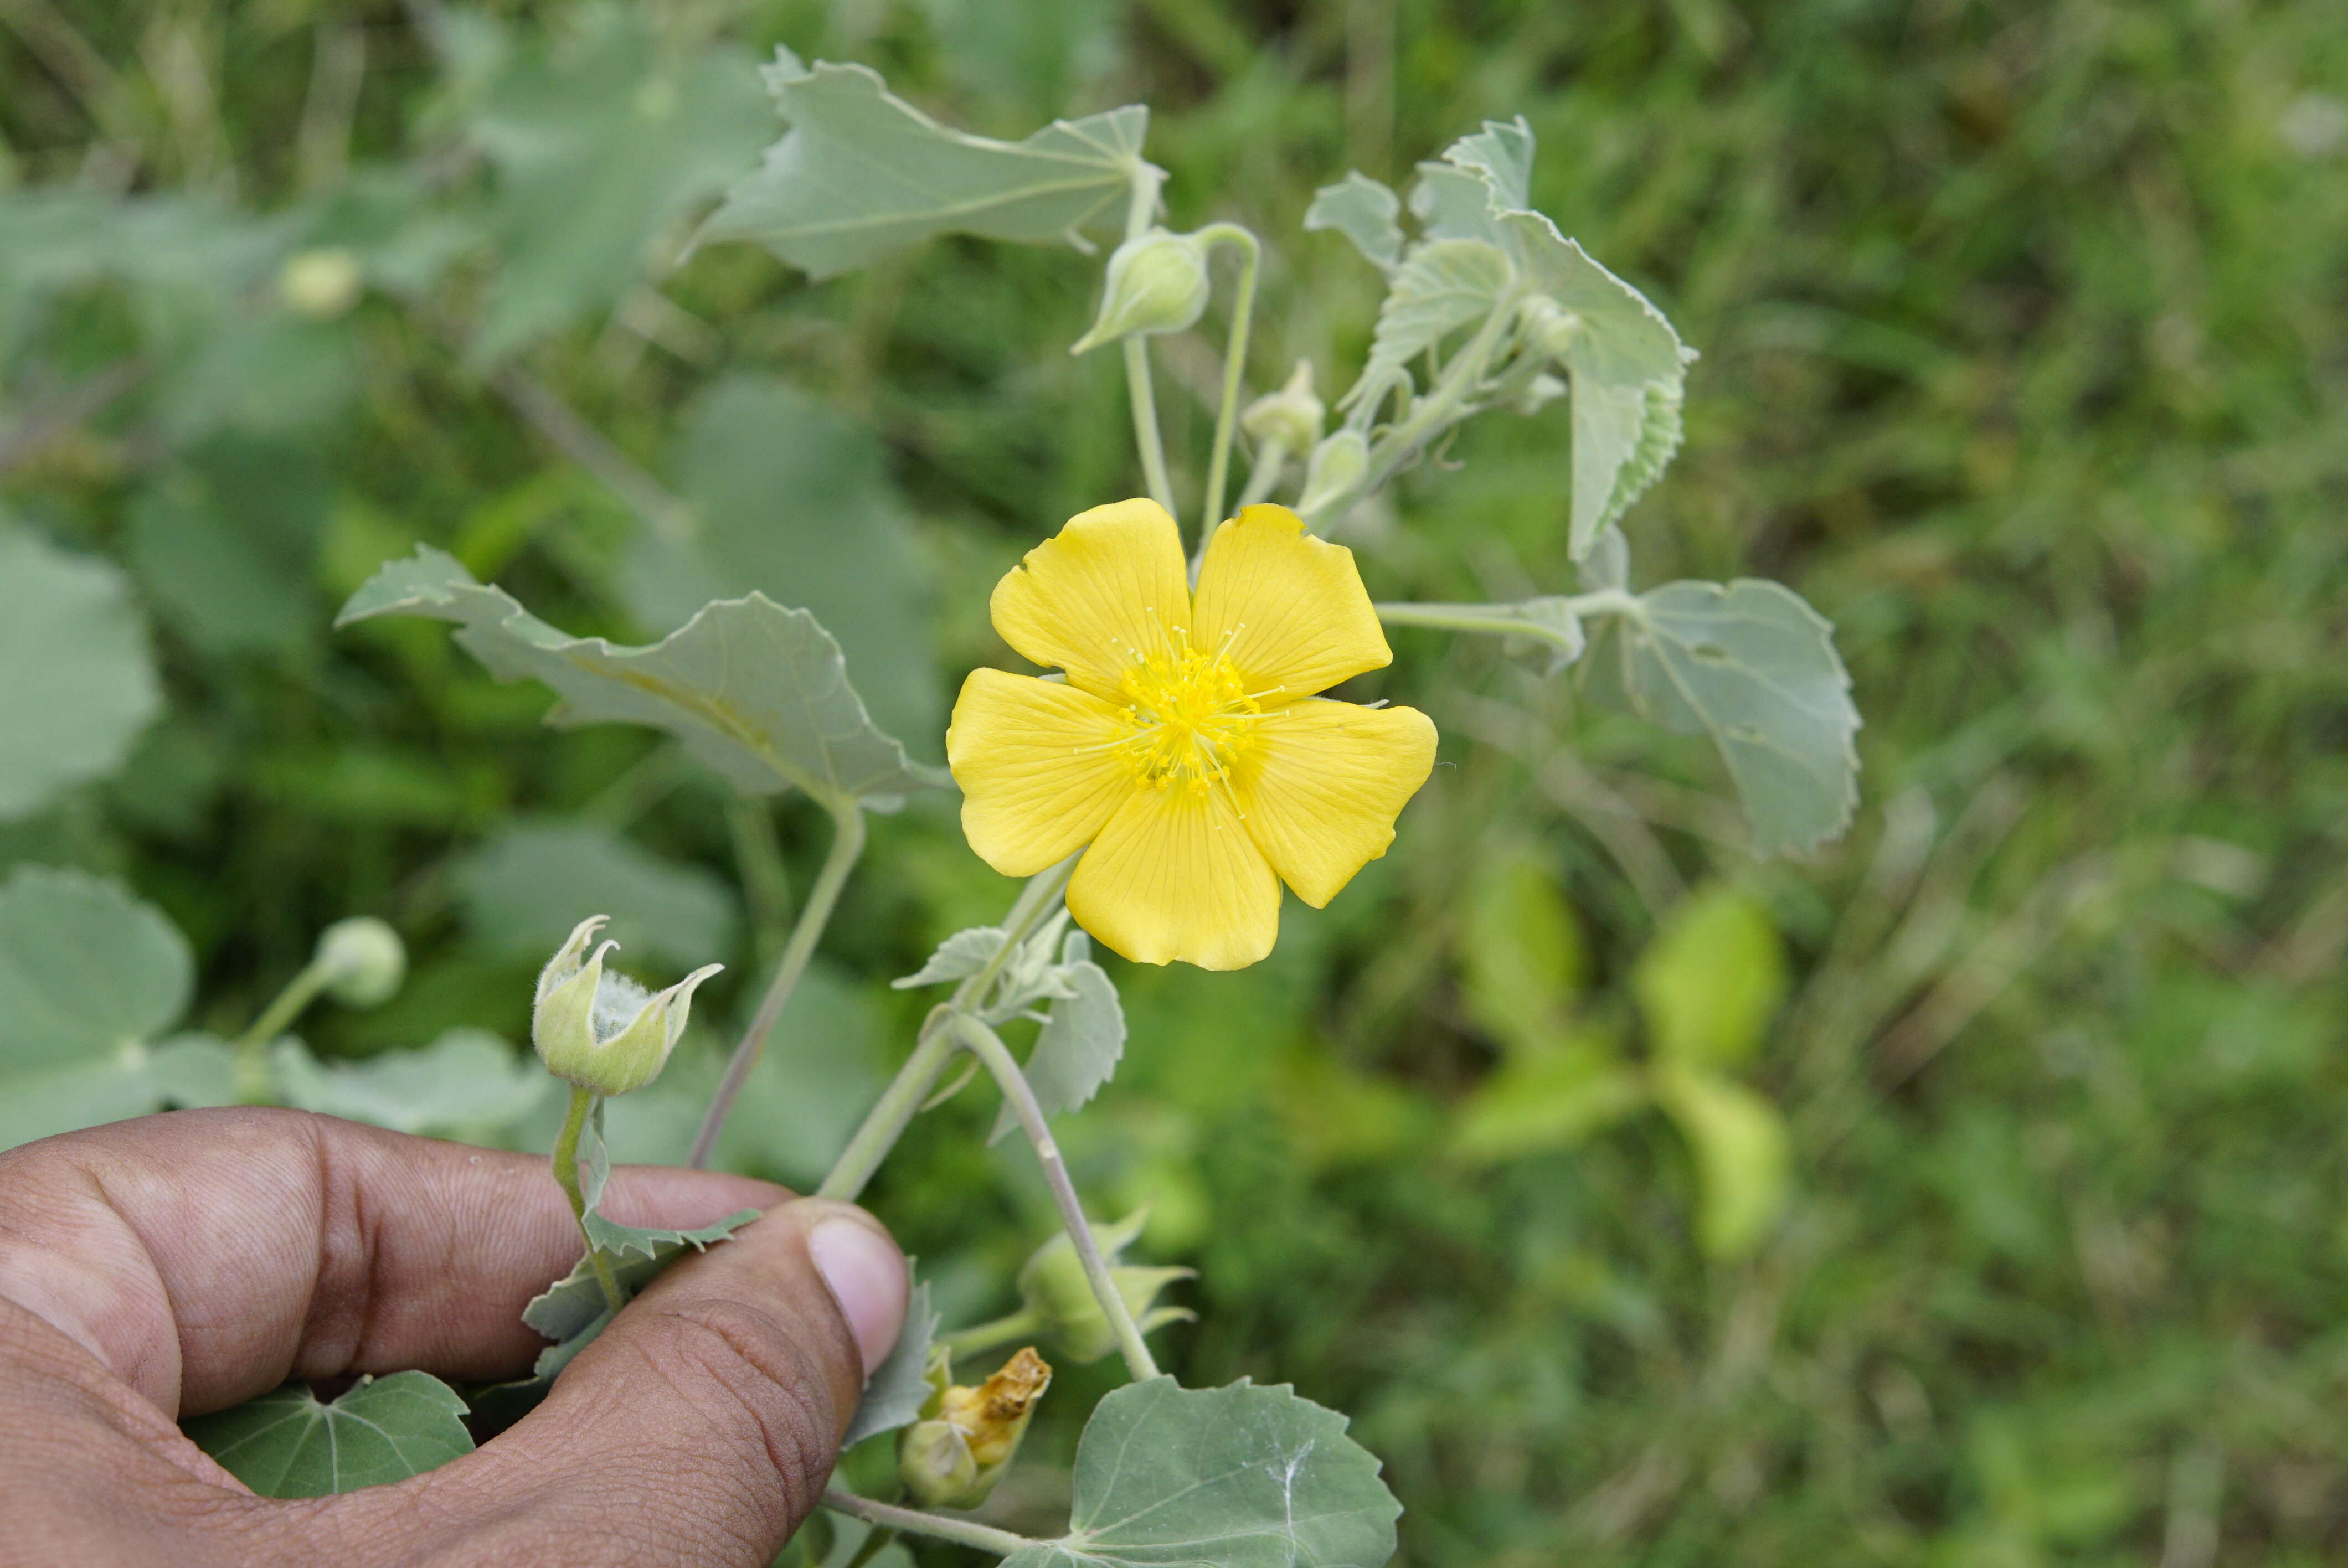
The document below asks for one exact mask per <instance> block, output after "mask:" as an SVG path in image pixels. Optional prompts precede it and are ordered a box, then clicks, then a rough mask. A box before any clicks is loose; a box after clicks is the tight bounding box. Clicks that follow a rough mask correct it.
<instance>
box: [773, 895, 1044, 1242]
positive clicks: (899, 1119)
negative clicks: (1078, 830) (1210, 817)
mask: <svg viewBox="0 0 2348 1568" xmlns="http://www.w3.org/2000/svg"><path fill="white" fill-rule="evenodd" d="M1075 869H1076V856H1074V855H1071V856H1068V857H1067V858H1066V860H1063V861H1062V862H1060V864H1058V865H1057V866H1053V867H1052V868H1051V869H1050V870H1048V871H1042V872H1038V873H1037V874H1036V875H1035V876H1030V877H1029V878H1028V879H1027V886H1025V887H1022V888H1021V889H1020V890H1019V897H1017V898H1015V899H1014V900H1013V901H1012V905H1011V912H1010V913H1009V914H1008V915H1005V916H1004V917H1003V930H1004V942H1003V946H1002V947H1001V948H998V949H996V951H995V954H994V958H990V959H988V960H987V962H986V966H985V967H984V968H982V969H980V970H979V971H978V973H976V974H974V975H973V976H971V977H970V979H966V980H964V981H963V983H962V984H961V985H959V986H957V987H955V988H954V994H953V1000H952V1001H949V1002H947V1003H945V1004H944V1005H943V1006H942V1007H939V1008H936V1009H932V1011H931V1013H930V1016H929V1018H928V1019H927V1020H924V1021H923V1022H922V1032H921V1034H920V1035H919V1036H918V1037H917V1038H916V1039H915V1040H914V1041H913V1054H912V1055H911V1056H909V1057H907V1058H906V1059H905V1065H904V1066H902V1067H901V1068H899V1069H898V1070H897V1076H896V1077H895V1078H894V1079H892V1080H891V1081H890V1084H889V1087H888V1088H887V1089H884V1090H882V1091H880V1100H879V1101H878V1102H875V1103H874V1105H873V1107H872V1109H871V1110H870V1111H869V1112H865V1115H864V1124H863V1125H862V1126H860V1127H859V1128H857V1130H856V1135H855V1136H854V1137H852V1138H850V1140H849V1141H848V1147H847V1148H845V1149H842V1150H841V1151H840V1152H839V1159H837V1160H835V1161H833V1162H832V1164H831V1171H830V1173H829V1174H828V1175H826V1176H825V1177H824V1179H823V1185H822V1186H820V1187H818V1188H817V1189H816V1196H818V1197H820V1198H838V1199H839V1200H840V1201H842V1202H844V1203H854V1202H855V1201H856V1198H857V1196H858V1194H860V1193H862V1192H863V1191H864V1184H866V1183H867V1182H870V1180H871V1179H872V1173H874V1172H875V1171H878V1170H879V1169H880V1162H881V1161H883V1160H885V1159H887V1158H888V1157H889V1151H890V1150H891V1149H893V1148H895V1147H896V1146H897V1140H898V1139H900V1138H901V1137H903V1136H904V1135H905V1129H906V1128H907V1127H908V1126H910V1125H911V1123H912V1120H913V1118H914V1117H915V1116H917V1115H919V1114H920V1113H921V1110H922V1104H923V1103H924V1102H926V1101H927V1100H928V1099H929V1097H930V1090H931V1088H932V1086H934V1085H935V1084H936V1082H937V1081H938V1075H939V1074H940V1073H942V1072H943V1071H945V1066H946V1063H947V1062H948V1061H952V1060H953V1054H954V1052H955V1051H956V1050H960V1049H961V1042H960V1041H959V1040H956V1039H955V1038H954V1035H953V1030H950V1029H948V1028H947V1027H946V1024H947V1021H948V1020H950V1019H952V1018H953V1015H954V1014H955V1013H956V1012H958V1011H960V1010H961V1009H963V1008H966V1007H972V1006H975V1005H977V1004H979V1003H981V1002H983V1000H984V999H985V998H986V988H987V987H988V986H990V985H993V984H994V977H995V976H996V975H997V974H1000V973H1001V972H1002V969H1003V966H1004V964H1006V963H1008V962H1010V959H1011V955H1012V953H1013V952H1014V950H1016V948H1018V946H1019V944H1020V943H1021V942H1023V941H1025V940H1026V938H1027V937H1028V935H1029V933H1031V932H1033V931H1034V930H1035V927H1037V926H1038V925H1040V924H1042V923H1043V922H1044V920H1045V919H1046V918H1048V917H1049V915H1050V911H1051V908H1052V906H1053V905H1054V904H1055V903H1056V902H1057V901H1058V899H1059V897H1060V893H1061V891H1062V890H1063V889H1064V888H1066V886H1067V885H1068V876H1069V875H1070V873H1072V872H1073V871H1074V870H1075Z"/></svg>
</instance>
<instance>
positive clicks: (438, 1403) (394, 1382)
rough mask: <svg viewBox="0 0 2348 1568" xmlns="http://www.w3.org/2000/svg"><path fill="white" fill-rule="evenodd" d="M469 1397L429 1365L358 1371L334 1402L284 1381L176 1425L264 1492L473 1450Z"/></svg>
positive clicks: (383, 1472) (317, 1487)
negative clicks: (373, 1373) (382, 1372)
mask: <svg viewBox="0 0 2348 1568" xmlns="http://www.w3.org/2000/svg"><path fill="white" fill-rule="evenodd" d="M464 1414H465V1401H464V1400H463V1399H459V1398H458V1396H457V1390H456V1389H451V1388H450V1387H448V1384H446V1383H444V1382H442V1381H441V1380H440V1379H439V1378H435V1377H433V1376H432V1375H431V1374H430V1373H428V1372H394V1373H392V1374H391V1375H390V1376H389V1377H387V1378H361V1379H360V1380H359V1382H358V1384H357V1386H356V1387H355V1388H353V1389H350V1390H349V1391H347V1392H346V1393H345V1394H344V1395H343V1396H342V1398H340V1399H336V1400H335V1401H334V1402H333V1403H332V1404H321V1403H320V1402H319V1401H318V1399H317V1397H316V1396H315V1395H314V1394H312V1393H311V1392H310V1390H309V1389H308V1388H307V1387H306V1386H305V1385H304V1384H301V1383H288V1384H286V1385H285V1387H283V1388H282V1389H278V1390H277V1391H276V1392H274V1393H270V1394H263V1395H262V1396H261V1398H259V1399H249V1400H247V1401H246V1402H245V1403H243V1404H242V1405H237V1406H234V1407H232V1408H231V1409H225V1410H220V1411H216V1412H214V1413H213V1414H211V1415H209V1416H198V1417H196V1418H195V1419H192V1420H189V1421H185V1422H182V1423H181V1429H182V1430H184V1431H186V1433H187V1434H188V1436H189V1437H190V1438H191V1439H193V1440H194V1441H195V1444H196V1446H197V1447H198V1448H200V1449H202V1450H204V1451H205V1452H206V1453H208V1454H210V1455H211V1456H212V1458H214V1459H216V1460H219V1461H220V1462H221V1468H223V1469H224V1470H226V1471H228V1472H229V1473H230V1474H231V1475H232V1476H234V1477H236V1479H237V1480H239V1481H242V1482H244V1484H245V1485H247V1486H249V1487H251V1488H252V1490H253V1491H256V1492H258V1493H259V1494H260V1495H261V1496H263V1497H325V1496H327V1495H329V1494H331V1493H335V1492H343V1491H357V1490H358V1489H359V1488H361V1487H363V1486H383V1485H386V1484H387V1483H389V1482H391V1481H406V1480H407V1478H408V1477H409V1476H411V1475H421V1474H423V1473H424V1472H425V1471H427V1470H431V1469H433V1468H435V1467H436V1466H438V1465H444V1464H446V1463H448V1461H449V1460H452V1459H457V1458H459V1457H461V1456H463V1455H465V1454H469V1453H471V1452H472V1451H473V1439H472V1436H471V1434H469V1432H467V1431H466V1430H465V1422H464V1419H463V1417H464Z"/></svg>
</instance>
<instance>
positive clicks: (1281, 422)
mask: <svg viewBox="0 0 2348 1568" xmlns="http://www.w3.org/2000/svg"><path fill="white" fill-rule="evenodd" d="M1327 413H1328V410H1327V409H1326V408H1325V407H1323V405H1322V402H1321V400H1320V399H1319V398H1317V397H1315V396H1313V362H1312V361H1311V360H1305V359H1300V360H1298V361H1297V362H1296V373H1295V374H1293V375H1291V376H1290V377H1289V378H1288V384H1287V385H1286V386H1283V387H1282V388H1281V389H1280V390H1279V391H1278V392H1269V393H1266V394H1264V395H1262V397H1259V398H1257V399H1256V400H1255V401H1254V402H1253V403H1251V404H1249V405H1247V408H1246V411H1245V412H1243V413H1242V414H1241V415H1240V428H1241V429H1242V430H1244V431H1246V432H1247V433H1248V439H1249V440H1251V441H1254V442H1257V443H1259V444H1262V443H1269V442H1277V443H1279V444H1280V446H1282V447H1283V448H1284V449H1286V450H1288V451H1290V452H1310V451H1311V450H1313V444H1314V443H1315V442H1317V441H1319V440H1320V439H1321V421H1322V419H1323V416H1324V415H1326V414H1327Z"/></svg>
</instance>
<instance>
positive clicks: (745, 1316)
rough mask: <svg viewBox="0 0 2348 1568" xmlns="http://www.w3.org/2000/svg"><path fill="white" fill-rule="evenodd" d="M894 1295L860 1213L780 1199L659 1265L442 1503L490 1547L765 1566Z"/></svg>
mask: <svg viewBox="0 0 2348 1568" xmlns="http://www.w3.org/2000/svg"><path fill="white" fill-rule="evenodd" d="M905 1297H906V1274H905V1259H904V1255H903V1254H902V1253H901V1252H900V1251H899V1250H898V1248H897V1244H896V1243H895V1242H893V1241H891V1239H890V1237H889V1234H888V1232H886V1231H885V1230H883V1229H882V1228H881V1227H880V1222H878V1221H877V1220H875V1219H873V1218H872V1216H871V1215H870V1214H866V1213H865V1212H864V1211H863V1210H861V1209H858V1208H854V1207H851V1206H850V1205H848V1204H835V1203H829V1202H824V1201H821V1200H819V1199H801V1200H799V1201H798V1202H796V1203H791V1204H785V1205H783V1206H782V1207H780V1208H778V1209H774V1210H772V1211H770V1212H769V1213H767V1214H766V1216H765V1217H763V1218H761V1219H759V1220H758V1221H757V1222H756V1223H754V1224H752V1225H749V1226H747V1227H746V1228H745V1229H743V1230H741V1231H739V1232H736V1234H735V1235H734V1236H733V1238H732V1239H730V1240H728V1241H726V1242H725V1243H723V1244H722V1245H717V1246H714V1247H712V1248H711V1249H710V1250H709V1251H708V1252H706V1253H705V1254H703V1255H700V1256H697V1257H691V1258H688V1259H686V1260H685V1262H683V1263H680V1264H678V1265H677V1266H675V1267H674V1268H672V1269H670V1270H669V1271H668V1272H667V1273H665V1274H664V1275H663V1276H661V1277H660V1278H659V1279H658V1280H656V1281H654V1283H653V1285H652V1286H650V1287H649V1288H648V1289H646V1290H645V1292H644V1295H642V1296H639V1297H637V1298H636V1299H635V1300H634V1301H633V1302H631V1303H630V1304H629V1305H628V1307H627V1309H626V1310H625V1311H623V1312H622V1313H621V1314H620V1316H619V1317H617V1318H616V1319H614V1320H613V1324H612V1326H611V1327H609V1328H606V1329H605V1330H604V1331H603V1332H602V1334H601V1335H600V1336H598V1337H597V1338H596V1339H595V1342H594V1343H593V1344H592V1345H590V1346H588V1347H587V1348H585V1349H584V1350H582V1351H581V1352H580V1353H579V1357H578V1358H577V1359H576V1360H574V1361H572V1364H571V1365H570V1367H569V1368H567V1369H565V1371H564V1372H563V1374H562V1377H561V1380H560V1381H558V1382H557V1383H556V1384H555V1386H554V1390H553V1392H552V1393H551V1394H550V1395H549V1396H548V1397H547V1399H546V1402H545V1403H544V1404H542V1405H541V1406H540V1407H539V1408H538V1409H536V1410H534V1411H532V1412H531V1413H530V1415H529V1416H528V1417H526V1418H524V1419H522V1420H521V1421H520V1422H518V1423H517V1424H516V1425H515V1426H514V1427H513V1428H512V1429H510V1430H508V1431H507V1432H505V1433H504V1434H503V1435H502V1436H500V1437H499V1438H498V1439H496V1440H494V1441H492V1442H490V1443H489V1445H488V1446H487V1447H485V1448H484V1449H482V1450H481V1451H480V1452H479V1454H478V1455H476V1456H474V1457H473V1458H471V1459H470V1460H459V1461H458V1463H457V1464H455V1465H452V1466H449V1467H448V1468H447V1469H446V1470H444V1471H440V1472H438V1473H440V1474H442V1475H444V1476H446V1477H447V1481H446V1486H447V1488H448V1491H449V1492H455V1493H456V1494H457V1495H448V1492H443V1494H442V1496H441V1497H440V1498H439V1499H438V1501H439V1502H440V1503H441V1504H442V1505H443V1506H445V1507H448V1508H450V1509H451V1510H452V1511H453V1512H455V1513H456V1514H458V1515H462V1516H469V1517H470V1519H471V1521H472V1525H473V1531H472V1533H470V1534H469V1536H468V1539H467V1546H468V1549H469V1550H470V1551H476V1552H480V1553H482V1558H481V1560H483V1561H498V1562H502V1561H504V1560H505V1559H504V1558H502V1557H500V1556H499V1555H498V1553H497V1551H496V1550H494V1549H493V1548H494V1547H497V1546H499V1545H504V1546H506V1547H508V1548H510V1549H515V1550H518V1551H519V1552H520V1555H518V1556H517V1557H516V1558H515V1560H516V1561H530V1562H555V1561H561V1562H563V1563H567V1564H572V1565H574V1568H575V1565H580V1564H591V1563H606V1562H609V1563H629V1564H654V1563H695V1564H701V1563H708V1564H721V1563H741V1564H743V1565H744V1568H758V1565H763V1564H765V1563H768V1562H770V1561H771V1560H772V1559H773V1557H774V1555H775V1553H777V1552H778V1551H779V1550H781V1548H782V1545H783V1542H785V1541H787V1540H788V1539H789V1537H790V1534H791V1532H792V1531H794V1530H796V1529H797V1528H798V1524H799V1522H800V1521H801V1520H803V1519H804V1518H806V1517H807V1514H808V1511H809V1510H811V1509H812V1508H813V1507H814V1506H815V1503H816V1500H817V1499H818V1498H819V1496H820V1495H821V1494H822V1491H823V1488H824V1484H825V1482H826V1481H828V1480H829V1478H830V1475H831V1467H832V1461H833V1460H835V1459H836V1458H837V1457H838V1456H839V1439H840V1434H841V1433H842V1432H843V1431H845V1430H847V1427H848V1421H849V1418H850V1416H851V1415H853V1414H854V1412H855V1409H856V1403H857V1400H858V1399H859V1397H860V1395H861V1393H862V1391H863V1387H864V1378H865V1375H866V1373H867V1372H868V1371H869V1370H870V1368H872V1367H874V1366H876V1365H878V1364H879V1362H880V1358H882V1357H884V1356H886V1355H887V1354H888V1353H889V1349H890V1348H891V1346H892V1345H894V1344H895V1343H896V1340H897V1331H898V1329H899V1327H901V1325H902V1323H903V1321H904V1317H905ZM434 1490H436V1491H439V1490H440V1489H434ZM467 1494H470V1495H469V1496H468V1495H467ZM469 1504H471V1506H469ZM436 1512H438V1511H437V1510H436ZM443 1517H444V1518H445V1517H448V1516H447V1515H445V1514H444V1515H443ZM484 1527H486V1528H487V1530H488V1532H489V1535H490V1537H491V1538H490V1539H489V1540H484V1539H483V1536H482V1533H481V1532H482V1529H483V1528H484ZM509 1532H510V1534H509ZM500 1538H502V1539H500Z"/></svg>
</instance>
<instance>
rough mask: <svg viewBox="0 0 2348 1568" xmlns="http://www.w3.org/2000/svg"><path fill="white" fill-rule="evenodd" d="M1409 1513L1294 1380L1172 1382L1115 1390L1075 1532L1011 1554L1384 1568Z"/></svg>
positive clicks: (1075, 1515)
mask: <svg viewBox="0 0 2348 1568" xmlns="http://www.w3.org/2000/svg"><path fill="white" fill-rule="evenodd" d="M1398 1512H1401V1509H1400V1505H1399V1504H1397V1503H1396V1502H1395V1501H1394V1498H1393V1497H1392V1496H1391V1495H1390V1494H1389V1493H1388V1492H1387V1491H1386V1489H1385V1486H1384V1485H1383V1484H1382V1483H1381V1482H1380V1481H1379V1480H1378V1461H1377V1460H1375V1459H1373V1458H1371V1457H1370V1455H1369V1454H1368V1453H1366V1452H1365V1451H1364V1450H1362V1448H1361V1447H1360V1446H1359V1445H1358V1444H1356V1443H1354V1441H1353V1440H1352V1439H1350V1438H1348V1437H1347V1436H1346V1435H1345V1418H1344V1417H1343V1416H1341V1415H1338V1414H1337V1413H1336V1412H1335V1411H1334V1410H1324V1409H1322V1408H1321V1407H1320V1406H1318V1405H1316V1404H1314V1403H1313V1402H1312V1401H1311V1400H1309V1399H1299V1398H1297V1397H1296V1395H1295V1394H1293V1393H1292V1392H1291V1391H1290V1390H1289V1389H1286V1388H1284V1387H1283V1388H1256V1387H1254V1386H1252V1385H1251V1384H1249V1383H1246V1382H1244V1381H1242V1382H1239V1383H1234V1384H1232V1385H1231V1387H1229V1388H1226V1389H1185V1388H1181V1387H1179V1385H1177V1384H1176V1383H1175V1381H1174V1379H1172V1378H1154V1379H1152V1380H1151V1381H1149V1382H1147V1383H1136V1384H1132V1385H1130V1386H1128V1387H1126V1388H1123V1389H1117V1391H1116V1392H1115V1393H1113V1394H1111V1395H1109V1396H1108V1397H1107V1399H1103V1400H1102V1401H1101V1402H1100V1406H1099V1409H1097V1410H1096V1411H1095V1412H1094V1415H1093V1419H1092V1420H1091V1422H1090V1423H1089V1424H1087V1425H1086V1428H1085V1437H1084V1441H1083V1442H1082V1443H1081V1444H1079V1445H1078V1447H1077V1449H1076V1501H1075V1503H1074V1506H1073V1507H1072V1508H1071V1510H1070V1513H1069V1523H1070V1526H1071V1528H1070V1530H1069V1532H1068V1533H1067V1534H1066V1536H1063V1537H1062V1538H1060V1539H1059V1540H1057V1541H1054V1542H1047V1543H1043V1544H1039V1545H1035V1546H1031V1547H1028V1548H1026V1549H1025V1550H1023V1551H1020V1552H1017V1553H1013V1554H1012V1555H1011V1556H1009V1557H1006V1558H1004V1563H1005V1564H1006V1568H1064V1565H1082V1564H1086V1563H1134V1564H1141V1563H1195V1562H1212V1563H1219V1564H1223V1565H1225V1568H1279V1565H1284V1564H1290V1563H1300V1562H1304V1563H1323V1564H1326V1565H1327V1568H1380V1565H1381V1564H1383V1563H1385V1561H1386V1560H1387V1558H1389V1557H1391V1556H1392V1555H1393V1554H1394V1548H1395V1536H1394V1522H1395V1514H1397V1513H1398Z"/></svg>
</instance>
